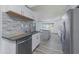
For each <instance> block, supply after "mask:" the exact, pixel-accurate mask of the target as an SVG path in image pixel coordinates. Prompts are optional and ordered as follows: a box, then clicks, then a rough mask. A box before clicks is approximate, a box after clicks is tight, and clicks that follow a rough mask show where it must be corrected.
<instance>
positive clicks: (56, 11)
mask: <svg viewBox="0 0 79 59" xmlns="http://www.w3.org/2000/svg"><path fill="white" fill-rule="evenodd" d="M70 7H71V6H70V5H29V8H31V10H33V11H35V12H36V13H37V14H38V15H39V18H41V20H46V19H54V18H57V17H60V16H62V15H63V14H64V13H65V12H66V11H67V10H68V9H69V8H70Z"/></svg>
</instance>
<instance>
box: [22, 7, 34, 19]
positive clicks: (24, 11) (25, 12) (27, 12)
mask: <svg viewBox="0 0 79 59" xmlns="http://www.w3.org/2000/svg"><path fill="white" fill-rule="evenodd" d="M22 15H24V16H26V17H29V18H33V14H32V11H31V10H30V9H28V8H27V7H25V6H22Z"/></svg>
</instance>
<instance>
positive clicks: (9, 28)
mask: <svg viewBox="0 0 79 59" xmlns="http://www.w3.org/2000/svg"><path fill="white" fill-rule="evenodd" d="M18 19H19V18H17V17H11V16H8V15H7V14H6V13H2V33H3V34H7V33H11V32H16V31H24V29H25V30H27V29H28V28H25V27H27V26H28V25H29V24H32V21H31V22H23V21H18ZM22 25H24V26H22Z"/></svg>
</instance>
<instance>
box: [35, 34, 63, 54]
mask: <svg viewBox="0 0 79 59" xmlns="http://www.w3.org/2000/svg"><path fill="white" fill-rule="evenodd" d="M62 53H63V51H62V45H61V40H60V38H59V36H58V35H57V34H51V38H50V39H49V40H43V39H41V43H40V45H39V47H37V48H36V50H35V51H34V52H33V54H62Z"/></svg>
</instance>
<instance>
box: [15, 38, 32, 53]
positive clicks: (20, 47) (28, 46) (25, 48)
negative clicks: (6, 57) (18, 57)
mask: <svg viewBox="0 0 79 59" xmlns="http://www.w3.org/2000/svg"><path fill="white" fill-rule="evenodd" d="M23 39H25V40H24V41H21V42H20V43H18V44H17V50H16V52H17V54H31V53H32V39H31V38H29V39H26V38H23Z"/></svg>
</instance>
